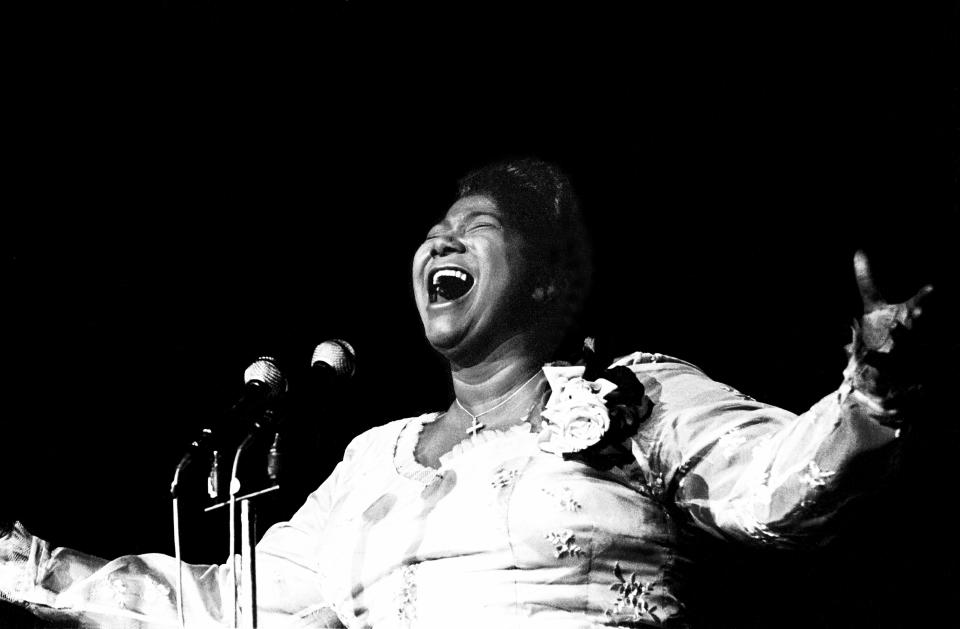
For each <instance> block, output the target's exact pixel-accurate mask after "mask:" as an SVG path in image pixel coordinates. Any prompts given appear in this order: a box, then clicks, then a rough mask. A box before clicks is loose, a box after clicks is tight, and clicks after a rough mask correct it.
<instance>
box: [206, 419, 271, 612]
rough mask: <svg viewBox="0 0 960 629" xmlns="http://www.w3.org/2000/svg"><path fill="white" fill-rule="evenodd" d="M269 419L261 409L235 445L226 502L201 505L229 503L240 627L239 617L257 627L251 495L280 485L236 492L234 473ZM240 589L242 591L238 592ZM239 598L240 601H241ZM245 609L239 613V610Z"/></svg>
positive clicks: (238, 483)
mask: <svg viewBox="0 0 960 629" xmlns="http://www.w3.org/2000/svg"><path fill="white" fill-rule="evenodd" d="M271 421H272V413H271V411H270V410H269V409H268V410H266V411H265V412H264V417H263V418H262V419H261V421H258V422H255V423H254V428H253V430H252V431H251V432H250V433H249V434H248V435H247V436H246V437H245V438H244V439H243V441H242V442H241V443H240V445H239V446H237V450H236V453H235V454H234V457H233V467H232V468H231V470H230V498H229V500H227V501H226V502H221V503H218V504H215V505H211V506H209V507H207V508H206V509H204V511H206V512H210V511H213V510H215V509H219V508H221V507H223V506H229V511H230V557H231V561H232V566H233V570H232V572H233V627H234V629H239V627H240V624H239V621H240V620H241V619H242V620H243V629H256V627H257V577H256V550H255V549H256V543H257V529H256V524H257V520H256V512H255V510H254V505H253V502H252V501H253V498H256V497H257V496H262V495H264V494H267V493H270V492H273V491H276V490H278V489H280V485H278V484H274V485H272V486H270V487H268V488H266V489H261V490H259V491H254V492H251V493H249V494H245V495H242V496H238V495H237V494H239V492H240V479H239V478H238V477H237V473H238V471H239V468H240V457H241V456H242V455H243V452H244V451H245V450H246V449H247V447H248V446H249V445H250V444H251V443H252V442H253V440H254V439H255V438H256V437H257V434H258V433H259V432H260V429H262V428H263V427H264V425H269V424H270V423H271ZM238 502H239V503H240V534H241V538H242V540H241V547H240V570H242V571H243V578H242V579H239V578H238V570H237V553H236V549H237V523H236V517H237V503H238ZM241 590H242V592H241ZM241 598H242V600H243V605H241V604H240V601H241ZM241 609H244V610H247V612H245V613H243V614H242V615H241V613H240V610H241Z"/></svg>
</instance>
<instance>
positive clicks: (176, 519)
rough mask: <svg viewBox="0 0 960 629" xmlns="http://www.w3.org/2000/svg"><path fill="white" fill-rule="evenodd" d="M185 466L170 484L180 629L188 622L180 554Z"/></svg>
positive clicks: (176, 473)
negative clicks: (180, 486)
mask: <svg viewBox="0 0 960 629" xmlns="http://www.w3.org/2000/svg"><path fill="white" fill-rule="evenodd" d="M184 467H185V466H184V465H178V466H177V469H176V470H175V471H174V473H173V481H172V482H171V483H170V496H171V500H172V503H173V556H174V559H175V560H176V562H177V622H178V624H179V626H180V629H184V627H185V626H186V621H185V619H184V615H183V559H182V555H181V552H180V496H179V494H178V491H177V489H178V486H179V484H180V472H182V471H183V468H184Z"/></svg>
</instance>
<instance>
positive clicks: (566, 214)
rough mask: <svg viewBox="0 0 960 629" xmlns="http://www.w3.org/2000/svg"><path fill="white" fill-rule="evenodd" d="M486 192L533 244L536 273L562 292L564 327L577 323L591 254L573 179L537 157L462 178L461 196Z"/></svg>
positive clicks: (588, 280)
mask: <svg viewBox="0 0 960 629" xmlns="http://www.w3.org/2000/svg"><path fill="white" fill-rule="evenodd" d="M472 195H482V196H485V197H487V198H489V199H490V200H491V201H493V202H494V203H495V204H496V206H497V208H498V209H499V210H500V211H501V212H503V213H504V214H505V215H506V217H507V218H508V220H512V221H515V222H516V224H517V225H518V226H519V228H520V229H521V230H522V231H523V232H524V235H525V236H526V237H527V238H529V239H530V244H531V245H532V246H533V247H535V250H536V251H537V254H538V255H537V256H536V257H535V260H536V263H537V265H538V268H537V269H536V271H537V273H538V274H539V275H540V276H541V277H544V278H549V279H550V280H551V281H552V282H553V284H554V286H555V287H556V288H557V289H558V290H559V291H560V295H559V298H558V300H557V302H556V303H557V304H558V305H559V306H560V308H559V309H558V314H559V315H561V317H562V319H561V321H560V323H561V324H562V325H561V327H562V328H563V329H562V330H558V332H559V333H561V334H562V333H563V332H565V331H566V330H567V329H568V328H570V327H572V325H573V324H574V323H575V322H576V320H577V318H578V316H579V314H580V311H581V309H582V307H583V304H584V302H585V300H586V297H587V295H588V293H589V291H590V285H591V280H592V273H593V256H592V247H591V244H590V238H589V237H588V235H587V231H586V228H585V226H584V223H583V217H582V214H581V212H580V204H579V202H578V200H577V197H576V195H575V194H574V191H573V187H572V186H571V185H570V180H569V179H568V178H567V176H566V175H565V174H564V173H563V171H561V170H560V169H559V168H558V167H557V166H555V165H553V164H550V163H548V162H545V161H542V160H539V159H536V158H523V159H514V160H508V161H503V162H497V163H494V164H490V165H488V166H484V167H483V168H480V169H478V170H475V171H473V172H471V173H469V174H468V175H467V176H466V177H464V178H463V179H461V180H460V183H459V189H458V198H463V197H467V196H472Z"/></svg>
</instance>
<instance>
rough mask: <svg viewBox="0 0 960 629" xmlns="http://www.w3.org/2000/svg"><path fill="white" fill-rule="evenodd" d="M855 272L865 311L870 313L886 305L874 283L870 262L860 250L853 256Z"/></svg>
mask: <svg viewBox="0 0 960 629" xmlns="http://www.w3.org/2000/svg"><path fill="white" fill-rule="evenodd" d="M853 271H854V273H855V274H856V276H857V287H858V288H859V289H860V298H861V299H863V311H864V312H870V311H872V310H876V309H877V308H879V307H880V306H883V305H885V304H886V302H885V301H884V300H883V298H882V297H881V296H880V291H879V290H877V285H876V284H875V283H874V282H873V274H872V273H871V271H870V261H869V260H868V259H867V254H866V253H864V252H863V250H858V251H857V253H856V254H854V256H853Z"/></svg>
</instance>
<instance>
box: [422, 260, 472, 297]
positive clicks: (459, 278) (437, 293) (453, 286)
mask: <svg viewBox="0 0 960 629" xmlns="http://www.w3.org/2000/svg"><path fill="white" fill-rule="evenodd" d="M471 288H473V276H472V275H470V274H469V273H467V272H466V271H464V270H463V269H457V268H453V267H446V268H442V269H435V270H434V271H432V272H431V273H430V277H429V279H428V281H427V291H428V293H429V295H430V303H431V304H436V303H440V302H444V301H456V300H457V299H460V298H461V297H463V296H464V295H466V294H467V293H469V292H470V289H471Z"/></svg>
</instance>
